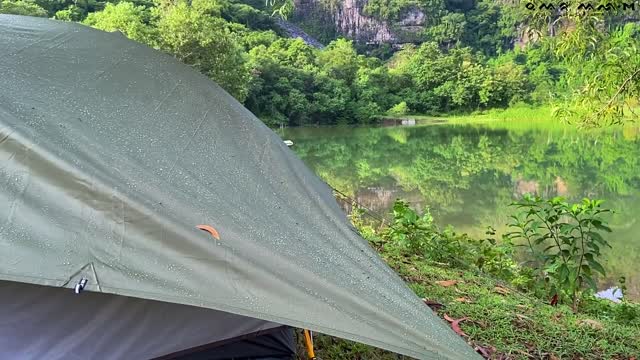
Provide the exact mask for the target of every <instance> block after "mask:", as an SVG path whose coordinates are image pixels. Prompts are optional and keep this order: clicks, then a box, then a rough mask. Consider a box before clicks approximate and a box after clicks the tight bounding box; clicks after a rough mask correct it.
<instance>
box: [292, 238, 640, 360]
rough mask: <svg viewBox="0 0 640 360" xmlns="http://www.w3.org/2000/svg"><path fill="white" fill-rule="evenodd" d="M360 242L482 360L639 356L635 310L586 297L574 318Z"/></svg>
mask: <svg viewBox="0 0 640 360" xmlns="http://www.w3.org/2000/svg"><path fill="white" fill-rule="evenodd" d="M365 236H366V237H368V238H369V240H370V241H372V244H373V245H374V246H375V247H376V248H377V249H378V250H379V252H380V254H381V256H382V257H383V258H384V260H385V261H386V262H387V263H388V264H389V265H390V266H391V267H392V268H393V269H394V270H395V271H396V272H397V273H398V274H399V275H400V276H401V277H402V278H403V279H404V280H405V281H406V282H407V284H408V285H409V286H410V287H411V289H413V290H414V291H415V292H416V294H417V295H418V296H419V297H421V298H424V300H425V311H434V312H435V313H436V314H437V315H438V316H440V317H442V318H443V321H448V320H445V319H447V318H448V319H450V320H454V321H455V320H459V319H464V320H460V321H459V323H458V325H459V333H460V335H461V336H463V337H464V338H465V339H466V340H467V342H468V343H469V344H470V345H471V346H473V347H474V348H476V349H477V351H478V352H480V353H481V354H483V356H484V357H485V358H488V359H523V360H524V359H540V360H542V359H545V360H550V359H594V360H595V359H607V360H623V359H624V360H631V359H634V360H635V359H637V358H638V356H639V355H640V305H638V304H631V303H623V304H615V303H613V302H611V301H609V300H598V299H595V298H593V299H591V300H589V301H588V302H585V303H583V304H582V305H581V307H580V310H579V311H578V312H577V313H574V312H573V311H572V310H571V308H570V307H569V306H567V305H562V304H558V305H556V306H552V305H550V304H548V303H546V302H543V301H542V300H540V299H538V298H536V297H534V296H532V295H529V294H526V293H523V292H520V291H517V290H515V289H513V288H511V287H509V286H508V285H507V284H504V283H503V282H501V281H499V280H496V279H493V278H491V277H489V276H486V275H483V274H479V273H477V272H474V271H471V270H461V269H456V268H455V267H452V266H450V265H449V264H439V263H433V262H429V261H428V260H426V259H425V258H422V257H420V256H416V255H409V254H407V253H404V252H403V251H402V250H400V249H399V248H397V247H395V246H393V245H391V244H388V243H387V244H384V243H381V242H380V238H378V237H377V236H376V235H375V234H372V233H371V232H369V233H368V234H365ZM429 308H431V310H429ZM450 323H451V322H450ZM315 342H316V345H315V347H316V355H317V356H318V358H321V359H323V360H332V359H335V360H338V359H340V360H342V359H367V360H378V359H380V360H392V359H394V360H395V359H398V357H397V355H395V354H392V353H389V352H385V351H381V350H378V349H375V348H372V347H369V346H365V345H362V344H356V343H353V342H349V341H344V340H338V339H335V338H332V337H328V336H323V335H318V336H317V337H316V341H315ZM300 354H304V352H300ZM300 358H301V359H303V358H304V357H303V356H301V357H300ZM406 359H408V358H406Z"/></svg>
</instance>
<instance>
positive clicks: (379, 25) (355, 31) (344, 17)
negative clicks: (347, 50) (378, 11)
mask: <svg viewBox="0 0 640 360" xmlns="http://www.w3.org/2000/svg"><path fill="white" fill-rule="evenodd" d="M366 5H367V0H334V1H333V2H331V0H296V17H298V18H300V19H305V17H308V16H317V14H318V13H319V12H323V13H325V14H326V15H327V21H328V22H329V21H330V22H331V23H332V24H333V26H335V30H336V31H337V32H338V33H339V34H341V35H343V36H345V37H347V38H349V39H352V40H355V41H356V42H358V43H363V44H382V43H391V44H401V43H408V42H415V38H416V35H417V33H419V32H420V31H421V30H423V29H424V27H425V24H426V17H425V14H424V13H423V12H422V11H421V10H420V9H418V8H412V9H408V10H406V11H405V12H404V13H403V14H402V15H401V16H400V19H399V20H397V21H385V20H380V19H377V18H375V17H371V16H367V15H365V14H364V7H365V6H366ZM312 14H313V15H312Z"/></svg>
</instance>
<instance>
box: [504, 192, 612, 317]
mask: <svg viewBox="0 0 640 360" xmlns="http://www.w3.org/2000/svg"><path fill="white" fill-rule="evenodd" d="M601 204H602V201H601V200H590V199H584V200H582V202H581V203H578V204H572V205H570V204H568V203H567V202H565V201H564V199H563V198H562V197H556V198H553V199H550V200H543V199H542V198H540V197H537V196H536V197H532V196H525V197H524V199H523V200H522V201H521V202H517V203H514V204H512V206H514V207H516V208H517V209H519V213H518V214H517V215H514V216H512V220H513V221H512V222H511V223H510V224H509V226H510V227H512V228H514V231H513V232H511V233H509V234H508V236H509V237H510V238H511V239H513V240H522V241H524V242H525V243H526V245H525V246H526V247H527V248H528V249H529V251H530V253H531V255H532V257H533V259H534V260H533V261H532V264H533V265H532V266H533V267H534V269H535V270H536V273H537V275H538V278H539V279H540V282H541V284H542V285H543V286H544V288H545V289H546V290H547V292H548V295H549V296H554V297H555V296H559V297H560V298H561V299H569V300H570V301H571V303H572V305H573V309H574V310H576V308H577V303H578V299H579V298H580V295H581V292H582V291H583V290H584V289H585V288H590V289H592V290H594V291H595V290H596V282H595V276H596V274H595V273H596V272H597V273H600V274H602V275H605V270H604V268H603V266H602V265H601V264H600V262H599V261H598V259H599V257H600V256H601V252H600V249H601V247H610V245H609V243H608V242H607V241H606V240H605V239H604V238H603V237H602V235H601V232H603V231H604V232H610V231H611V229H610V228H609V227H608V226H607V225H606V222H605V220H604V219H603V218H602V217H601V214H603V213H607V212H610V210H608V209H602V208H601Z"/></svg>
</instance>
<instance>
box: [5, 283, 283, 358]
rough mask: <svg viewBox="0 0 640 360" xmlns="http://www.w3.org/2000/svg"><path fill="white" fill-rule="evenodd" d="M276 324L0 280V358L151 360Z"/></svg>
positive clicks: (182, 306) (150, 302)
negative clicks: (151, 359)
mask: <svg viewBox="0 0 640 360" xmlns="http://www.w3.org/2000/svg"><path fill="white" fill-rule="evenodd" d="M280 326H281V325H280V324H274V323H271V322H267V321H263V320H258V319H252V318H247V317H244V316H238V315H233V314H230V313H226V312H222V311H215V310H210V309H203V308H199V307H194V306H187V305H178V304H172V303H165V302H160V301H151V300H143V299H137V298H131V297H125V296H120V295H111V294H100V293H91V292H87V293H82V294H80V295H76V294H75V293H74V292H73V291H70V290H69V289H64V288H54V287H48V286H39V285H31V284H24V283H17V282H8V281H0V355H1V356H0V358H2V359H47V360H57V359H60V360H75V359H77V360H86V359H101V360H109V359H113V360H127V359H131V360H141V359H150V358H154V357H158V356H162V355H166V354H171V353H174V352H176V351H181V350H183V349H185V348H190V347H196V346H202V345H205V344H209V343H212V342H216V341H223V340H228V339H232V338H235V337H239V336H242V335H245V334H250V333H255V332H258V331H263V330H267V329H273V328H276V327H280Z"/></svg>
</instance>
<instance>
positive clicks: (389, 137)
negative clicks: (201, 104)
mask: <svg viewBox="0 0 640 360" xmlns="http://www.w3.org/2000/svg"><path fill="white" fill-rule="evenodd" d="M280 135H281V136H282V137H283V138H284V139H290V140H293V142H294V143H295V145H294V146H293V148H292V149H293V150H294V151H295V152H296V153H297V154H298V155H299V156H300V157H301V158H302V160H303V161H304V162H305V163H306V164H307V165H308V166H309V167H311V169H313V170H314V171H315V172H316V174H318V175H319V176H320V177H322V178H323V179H324V180H325V181H326V182H328V183H329V184H330V185H331V186H333V187H334V188H336V189H338V190H340V191H342V192H344V193H346V194H348V195H350V196H353V197H354V198H355V199H356V200H357V201H358V202H359V203H360V204H362V205H364V206H366V207H367V208H369V209H371V210H374V211H376V212H378V213H380V214H388V213H389V210H390V207H391V205H392V203H393V201H394V200H395V199H396V198H403V199H405V200H407V201H409V202H410V203H411V204H413V205H414V206H415V207H417V208H418V209H424V208H425V207H428V208H430V209H431V211H432V213H433V215H434V217H435V218H436V219H437V220H438V221H439V222H440V223H441V224H442V225H446V224H451V225H453V226H454V227H455V228H456V229H457V230H458V231H460V232H467V233H469V234H472V235H477V236H483V235H484V231H485V229H486V226H489V225H491V226H493V227H494V228H496V229H498V230H499V231H500V230H504V229H505V224H506V223H507V221H508V220H507V216H508V215H509V214H510V213H511V212H512V209H510V208H509V207H508V206H507V205H508V204H509V203H510V202H511V201H513V200H514V199H517V198H519V197H521V196H522V194H525V193H537V194H540V195H543V196H547V197H550V196H556V195H562V196H565V197H566V198H567V199H569V200H575V201H579V200H580V199H582V197H584V196H589V197H592V198H600V199H604V200H606V202H605V205H606V206H608V207H609V208H612V209H614V210H616V211H617V213H616V214H614V215H613V216H612V217H611V218H610V221H611V225H612V228H613V229H614V231H613V233H611V234H610V235H609V238H608V239H609V240H610V242H611V244H612V246H613V249H610V250H608V251H607V253H606V263H607V266H606V267H607V269H608V270H609V274H608V276H607V278H606V279H601V281H600V284H601V286H602V287H603V288H606V287H608V286H611V285H615V284H616V282H617V279H618V278H619V277H620V276H622V275H624V276H626V278H627V286H628V288H629V293H628V294H627V295H628V296H630V297H631V298H635V299H639V298H640V221H638V213H639V210H640V128H625V129H609V130H606V131H605V130H601V131H595V132H594V131H592V132H578V131H576V130H575V129H572V128H568V127H567V128H564V127H560V126H556V127H553V126H538V125H537V126H535V127H534V126H530V127H529V126H526V125H525V126H523V125H522V124H520V125H517V126H516V125H508V124H507V125H504V126H500V125H491V127H487V126H480V125H447V124H438V125H429V126H397V127H372V128H344V127H325V128H293V129H284V130H281V131H280Z"/></svg>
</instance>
